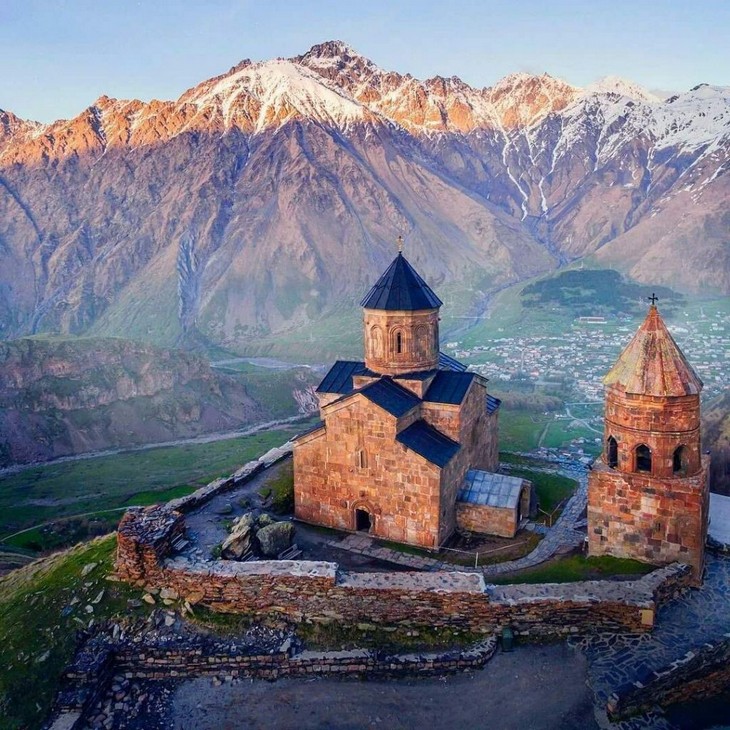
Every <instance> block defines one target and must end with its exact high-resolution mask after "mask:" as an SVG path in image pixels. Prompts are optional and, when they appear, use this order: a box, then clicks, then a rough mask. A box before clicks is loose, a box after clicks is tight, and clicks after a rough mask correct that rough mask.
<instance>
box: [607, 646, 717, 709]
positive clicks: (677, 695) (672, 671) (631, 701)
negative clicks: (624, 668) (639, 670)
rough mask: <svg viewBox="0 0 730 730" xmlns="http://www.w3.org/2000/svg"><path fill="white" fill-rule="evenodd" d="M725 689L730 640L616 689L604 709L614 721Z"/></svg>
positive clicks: (691, 654)
mask: <svg viewBox="0 0 730 730" xmlns="http://www.w3.org/2000/svg"><path fill="white" fill-rule="evenodd" d="M728 689H730V638H724V639H721V640H719V641H717V642H715V643H711V644H705V645H703V646H702V647H700V648H698V649H697V650H696V651H691V652H688V653H687V655H686V656H684V657H682V658H681V659H678V660H677V661H675V662H672V664H670V665H669V666H667V667H664V668H663V669H660V670H659V671H652V672H649V673H648V674H647V675H646V676H643V677H640V678H638V679H637V680H636V681H634V682H632V683H630V684H627V685H625V686H624V687H621V688H619V689H618V690H617V691H616V692H615V693H614V694H612V695H611V697H609V700H608V703H607V710H608V712H609V714H610V715H611V717H613V718H621V717H627V716H629V715H634V714H636V713H638V712H641V711H642V710H645V709H649V708H652V707H656V706H660V707H668V706H669V705H672V704H675V703H678V702H690V701H697V700H701V699H703V698H705V697H714V696H715V695H718V694H721V693H722V692H726V691H727V690H728Z"/></svg>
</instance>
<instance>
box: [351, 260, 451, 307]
mask: <svg viewBox="0 0 730 730" xmlns="http://www.w3.org/2000/svg"><path fill="white" fill-rule="evenodd" d="M442 303H443V302H442V301H441V300H440V299H439V298H438V297H437V296H436V295H435V294H434V293H433V290H432V289H431V287H429V285H428V284H426V282H425V281H424V280H423V279H422V278H421V276H420V275H419V273H418V272H417V271H416V270H415V269H414V268H413V267H412V266H411V264H410V263H409V262H408V260H407V259H406V257H405V256H404V255H403V254H402V253H398V255H397V256H396V257H395V259H394V260H393V262H392V263H391V265H390V266H389V267H388V268H387V269H386V270H385V272H384V273H383V275H382V276H381V277H380V278H379V279H378V280H377V281H376V282H375V284H374V286H373V287H372V289H370V291H369V292H368V293H367V294H366V295H365V297H364V298H363V300H362V301H361V302H360V306H362V307H364V308H365V309H384V310H388V311H398V312H414V311H418V310H422V309H438V308H439V307H440V306H441V304H442Z"/></svg>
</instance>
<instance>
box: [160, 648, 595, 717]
mask: <svg viewBox="0 0 730 730" xmlns="http://www.w3.org/2000/svg"><path fill="white" fill-rule="evenodd" d="M586 671H587V666H586V662H585V659H584V658H583V657H582V656H581V655H580V654H579V653H576V652H573V651H571V650H570V649H568V648H567V647H566V646H565V645H557V646H542V647H536V646H535V647H533V646H531V647H523V648H519V649H517V650H516V651H515V652H513V653H511V654H497V655H495V657H494V658H493V659H492V660H491V661H490V662H489V663H488V664H487V665H486V667H485V668H484V669H483V670H482V671H480V672H473V673H471V672H470V673H467V674H459V675H452V676H444V677H439V678H429V679H420V680H419V679H394V680H388V681H381V680H378V681H368V682H359V681H356V680H355V681H353V680H339V679H334V678H325V679H312V680H301V679H282V680H279V681H277V682H274V683H266V682H262V681H250V680H243V681H231V682H226V683H224V684H223V685H221V686H217V687H216V686H214V683H213V681H212V680H211V679H209V678H203V679H196V680H190V681H187V682H184V683H182V684H181V685H180V686H179V687H178V689H177V691H176V692H175V694H174V696H173V700H172V711H171V716H170V720H171V726H172V727H173V728H176V730H218V729H219V728H247V729H248V730H255V729H256V730H258V729H261V730H264V729H266V730H268V729H269V728H277V730H310V729H311V730H314V729H315V728H316V729H317V730H325V729H334V728H337V730H356V729H357V730H361V729H362V728H371V727H372V728H383V729H386V728H387V730H411V729H412V728H429V730H453V729H454V728H495V729H496V728H499V730H530V729H534V730H591V729H593V728H598V725H597V723H596V721H595V719H594V716H593V704H592V700H591V695H590V692H589V691H588V689H587V687H586V684H585V678H586Z"/></svg>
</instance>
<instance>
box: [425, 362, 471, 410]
mask: <svg viewBox="0 0 730 730" xmlns="http://www.w3.org/2000/svg"><path fill="white" fill-rule="evenodd" d="M472 380H474V373H458V372H453V371H449V370H439V372H438V373H437V374H436V377H435V378H434V379H433V382H432V383H431V385H430V386H429V387H428V390H427V391H426V395H425V396H424V398H423V400H425V401H429V402H431V403H451V404H454V405H455V404H458V403H461V401H462V400H464V396H465V395H466V391H467V390H469V386H470V385H471V381H472Z"/></svg>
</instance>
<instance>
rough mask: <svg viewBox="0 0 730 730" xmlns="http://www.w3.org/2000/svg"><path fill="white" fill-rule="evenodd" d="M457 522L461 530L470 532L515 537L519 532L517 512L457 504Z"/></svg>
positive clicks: (484, 506) (479, 505)
mask: <svg viewBox="0 0 730 730" xmlns="http://www.w3.org/2000/svg"><path fill="white" fill-rule="evenodd" d="M456 522H457V524H458V525H459V528H460V529H462V530H468V531H469V532H476V533H481V534H488V535H498V536H499V537H514V536H515V533H516V532H517V510H514V509H507V508H499V507H489V506H487V505H483V504H467V503H465V502H457V504H456Z"/></svg>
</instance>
